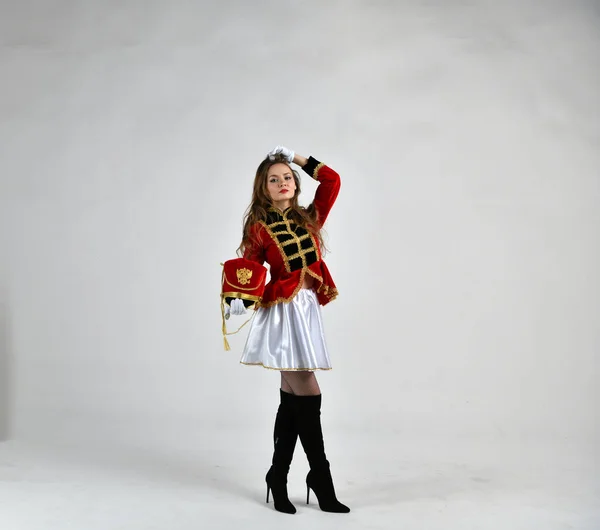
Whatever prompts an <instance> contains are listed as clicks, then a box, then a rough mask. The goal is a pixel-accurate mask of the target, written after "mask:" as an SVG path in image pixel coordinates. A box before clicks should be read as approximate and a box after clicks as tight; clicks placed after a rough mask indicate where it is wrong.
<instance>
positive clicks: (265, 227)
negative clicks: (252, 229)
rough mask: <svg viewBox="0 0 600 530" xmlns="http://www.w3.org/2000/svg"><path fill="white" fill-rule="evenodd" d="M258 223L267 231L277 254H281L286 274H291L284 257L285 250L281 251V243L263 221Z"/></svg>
mask: <svg viewBox="0 0 600 530" xmlns="http://www.w3.org/2000/svg"><path fill="white" fill-rule="evenodd" d="M259 223H260V224H261V225H262V226H263V227H264V229H265V230H266V231H267V234H269V236H270V237H271V239H272V240H273V242H274V243H275V244H276V245H277V248H278V249H279V252H280V253H281V258H282V259H283V264H284V265H285V270H286V271H288V272H292V271H291V269H290V264H289V263H288V261H287V256H286V255H285V250H283V247H282V246H281V243H280V242H279V240H278V239H277V238H276V237H275V235H274V234H273V232H272V231H271V229H270V228H269V225H268V224H267V223H265V222H264V221H259Z"/></svg>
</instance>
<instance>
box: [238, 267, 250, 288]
mask: <svg viewBox="0 0 600 530" xmlns="http://www.w3.org/2000/svg"><path fill="white" fill-rule="evenodd" d="M235 273H236V274H237V279H238V282H240V283H241V284H242V285H246V284H247V283H250V278H252V271H251V270H250V269H237V270H236V271H235Z"/></svg>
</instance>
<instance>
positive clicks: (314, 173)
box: [312, 162, 325, 180]
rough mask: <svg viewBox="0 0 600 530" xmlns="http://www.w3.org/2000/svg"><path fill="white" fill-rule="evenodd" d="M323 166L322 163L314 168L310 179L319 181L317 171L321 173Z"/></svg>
mask: <svg viewBox="0 0 600 530" xmlns="http://www.w3.org/2000/svg"><path fill="white" fill-rule="evenodd" d="M324 165H325V164H324V163H323V162H320V163H319V164H318V165H317V167H316V168H315V170H314V171H313V174H312V178H314V179H315V180H319V171H321V168H322V167H323V166H324Z"/></svg>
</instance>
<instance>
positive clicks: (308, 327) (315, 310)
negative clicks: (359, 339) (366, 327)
mask: <svg viewBox="0 0 600 530" xmlns="http://www.w3.org/2000/svg"><path fill="white" fill-rule="evenodd" d="M240 362H241V363H242V364H249V365H258V366H263V367H265V368H271V369H273V370H283V371H291V370H309V371H312V370H330V369H331V362H330V360H329V354H328V352H327V345H326V343H325V334H324V332H323V321H322V317H321V306H320V305H319V301H318V300H317V295H316V293H315V292H314V290H312V289H300V291H298V294H297V295H296V296H295V297H294V298H293V299H292V300H291V301H290V302H289V303H285V302H284V303H279V304H275V305H272V306H270V307H260V308H258V309H257V310H256V314H255V315H254V318H253V320H252V323H251V326H250V331H249V332H248V338H247V339H246V345H245V346H244V351H243V353H242V358H241V360H240Z"/></svg>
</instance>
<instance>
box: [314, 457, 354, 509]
mask: <svg viewBox="0 0 600 530" xmlns="http://www.w3.org/2000/svg"><path fill="white" fill-rule="evenodd" d="M311 489H312V490H313V492H314V493H315V495H316V496H317V500H318V501H319V508H321V510H322V511H324V512H333V513H349V512H350V508H348V506H346V505H345V504H342V503H341V502H340V501H338V500H337V497H336V496H335V488H334V487H333V479H332V478H331V472H330V471H329V468H328V467H327V468H323V469H319V470H317V469H311V470H310V471H309V472H308V475H306V490H307V493H306V504H308V494H309V492H310V490H311Z"/></svg>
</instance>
